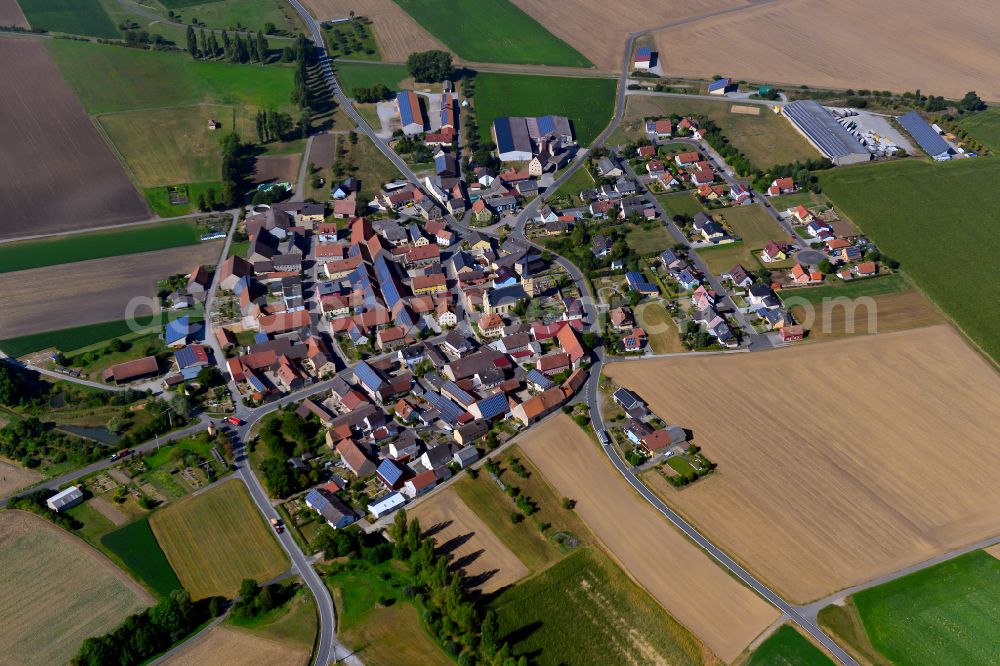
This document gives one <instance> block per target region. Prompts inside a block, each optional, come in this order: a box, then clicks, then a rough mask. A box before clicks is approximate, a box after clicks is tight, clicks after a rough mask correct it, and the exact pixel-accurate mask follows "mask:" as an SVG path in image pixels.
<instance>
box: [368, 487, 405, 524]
mask: <svg viewBox="0 0 1000 666" xmlns="http://www.w3.org/2000/svg"><path fill="white" fill-rule="evenodd" d="M404 504H406V498H405V497H403V496H402V495H401V494H400V493H391V494H389V495H386V496H385V497H380V498H379V499H377V500H375V501H374V502H372V503H371V504H369V505H368V513H370V514H372V515H373V516H375V517H376V518H381V517H382V516H385V515H387V514H390V513H392V512H393V511H395V510H396V509H398V508H399V507H401V506H403V505H404Z"/></svg>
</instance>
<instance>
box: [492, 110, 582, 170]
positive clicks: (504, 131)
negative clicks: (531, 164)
mask: <svg viewBox="0 0 1000 666" xmlns="http://www.w3.org/2000/svg"><path fill="white" fill-rule="evenodd" d="M492 132H493V143H495V144H496V146H497V155H498V156H499V157H500V161H502V162H526V161H528V160H530V159H531V158H532V157H534V156H535V155H536V154H537V153H538V146H539V140H540V139H542V138H543V137H549V138H551V139H555V140H557V141H559V142H561V143H563V144H567V143H573V129H572V128H571V127H570V124H569V118H567V117H565V116H539V117H538V118H519V117H517V116H511V117H503V118H497V119H495V120H494V121H493V127H492Z"/></svg>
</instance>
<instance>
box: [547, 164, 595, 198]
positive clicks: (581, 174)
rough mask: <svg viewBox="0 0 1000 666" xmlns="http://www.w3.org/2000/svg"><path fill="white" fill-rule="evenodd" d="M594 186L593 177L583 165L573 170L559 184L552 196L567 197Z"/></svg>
mask: <svg viewBox="0 0 1000 666" xmlns="http://www.w3.org/2000/svg"><path fill="white" fill-rule="evenodd" d="M592 187H594V179H593V177H592V176H591V175H590V172H589V171H587V169H586V168H585V167H580V168H579V169H577V170H576V171H574V172H573V175H572V176H570V177H569V179H568V180H567V181H566V182H565V183H563V184H562V185H560V186H559V189H557V190H556V191H555V192H553V193H552V194H553V196H557V197H569V196H574V195H576V194H578V193H579V192H580V191H581V190H586V189H589V188H592Z"/></svg>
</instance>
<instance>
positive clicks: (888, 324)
mask: <svg viewBox="0 0 1000 666" xmlns="http://www.w3.org/2000/svg"><path fill="white" fill-rule="evenodd" d="M872 298H874V300H875V306H876V308H877V312H878V318H877V319H876V325H877V330H876V331H875V332H878V333H892V332H893V331H903V330H907V329H910V328H920V327H921V326H933V325H935V324H943V323H945V322H946V319H945V318H944V317H943V316H942V315H941V313H940V312H938V310H937V308H936V307H934V304H933V303H931V302H930V301H929V300H928V299H927V298H925V297H924V296H923V294H921V293H920V292H919V291H916V290H915V289H914V290H910V291H903V292H900V293H897V294H882V295H879V296H873V297H872ZM858 313H859V314H860V315H861V316H860V318H859V319H858V320H856V321H855V325H854V331H853V332H850V331H848V327H847V325H846V323H847V310H846V309H845V308H842V307H838V308H835V309H833V310H831V311H830V312H829V314H827V313H824V312H823V310H822V309H821V308H820V309H817V310H816V311H815V315H814V318H813V320H812V321H811V322H810V321H809V320H808V317H807V316H806V314H805V310H804V309H803V308H802V307H801V306H797V307H793V308H792V315H793V316H794V317H795V321H797V322H802V323H804V324H806V330H807V331H808V336H807V337H806V340H807V341H809V342H814V341H819V340H831V339H836V338H843V337H846V336H850V335H868V334H869V333H870V331H869V330H868V317H867V311H866V310H865V309H864V308H859V309H858Z"/></svg>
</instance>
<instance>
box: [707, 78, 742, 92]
mask: <svg viewBox="0 0 1000 666" xmlns="http://www.w3.org/2000/svg"><path fill="white" fill-rule="evenodd" d="M738 89H739V86H737V85H736V84H735V83H733V80H732V79H716V80H715V81H712V82H711V83H709V84H708V94H709V95H725V94H726V93H731V92H736V91H737V90H738Z"/></svg>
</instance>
